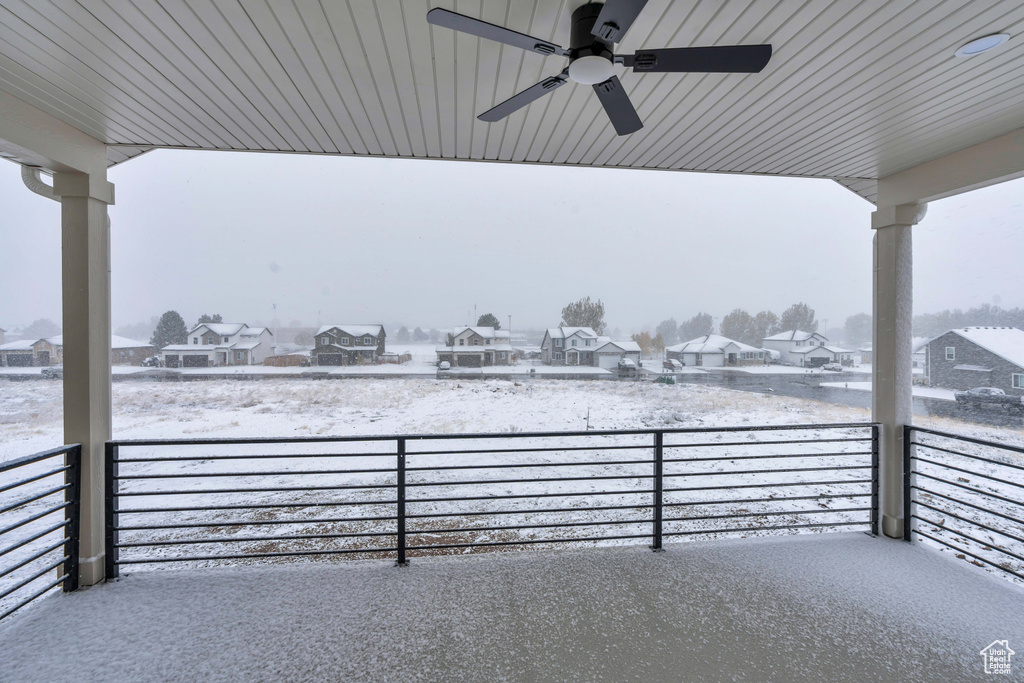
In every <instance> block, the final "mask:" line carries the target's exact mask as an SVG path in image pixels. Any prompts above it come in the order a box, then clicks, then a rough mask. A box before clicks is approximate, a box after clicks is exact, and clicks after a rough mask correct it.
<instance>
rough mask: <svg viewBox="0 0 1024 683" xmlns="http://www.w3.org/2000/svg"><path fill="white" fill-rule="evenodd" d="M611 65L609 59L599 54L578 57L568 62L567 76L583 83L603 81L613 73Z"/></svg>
mask: <svg viewBox="0 0 1024 683" xmlns="http://www.w3.org/2000/svg"><path fill="white" fill-rule="evenodd" d="M613 67H614V65H613V64H612V62H611V60H610V59H606V58H604V57H601V56H599V55H589V56H587V57H580V58H578V59H574V60H573V61H572V63H571V64H569V78H571V79H572V80H574V81H576V82H577V83H582V84H583V85H594V84H596V83H604V82H605V81H607V80H608V79H609V78H611V77H612V75H613V74H614V69H613Z"/></svg>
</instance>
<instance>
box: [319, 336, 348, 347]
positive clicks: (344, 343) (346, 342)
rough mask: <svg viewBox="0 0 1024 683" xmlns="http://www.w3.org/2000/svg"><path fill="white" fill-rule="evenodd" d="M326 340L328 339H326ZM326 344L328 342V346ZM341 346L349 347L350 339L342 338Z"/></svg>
mask: <svg viewBox="0 0 1024 683" xmlns="http://www.w3.org/2000/svg"><path fill="white" fill-rule="evenodd" d="M324 339H327V337H324ZM326 343H327V342H324V344H326ZM341 345H342V346H348V337H342V338H341Z"/></svg>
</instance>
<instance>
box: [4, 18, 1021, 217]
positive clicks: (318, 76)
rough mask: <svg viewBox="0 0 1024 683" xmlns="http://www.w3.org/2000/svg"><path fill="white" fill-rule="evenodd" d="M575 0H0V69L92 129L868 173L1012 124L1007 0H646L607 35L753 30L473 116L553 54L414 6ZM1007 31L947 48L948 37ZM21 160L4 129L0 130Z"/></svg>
mask: <svg viewBox="0 0 1024 683" xmlns="http://www.w3.org/2000/svg"><path fill="white" fill-rule="evenodd" d="M581 4H583V3H582V2H581V0H534V1H532V2H531V1H526V0H522V1H520V0H515V1H514V2H513V1H511V0H479V1H477V2H465V1H463V2H458V3H455V2H440V3H436V2H429V1H416V2H412V1H410V2H406V1H401V2H399V1H398V0H389V1H385V2H348V1H344V2H318V1H316V0H245V1H244V2H242V1H241V0H216V1H214V0H169V1H157V0H123V1H121V2H117V3H109V2H104V1H103V0H76V1H75V0H33V1H32V2H28V1H25V0H0V90H3V91H6V92H7V93H8V94H10V95H13V96H14V97H16V98H18V99H20V100H22V101H24V102H26V103H28V104H31V105H34V106H35V107H37V108H38V109H39V110H42V111H43V112H46V113H48V114H51V115H53V116H54V117H56V118H57V119H60V120H61V121H63V122H65V123H67V124H69V125H70V126H72V127H74V128H76V129H77V130H79V131H81V132H83V133H86V134H87V135H89V136H91V137H93V138H95V139H97V140H99V141H101V142H103V143H105V144H106V145H108V147H107V159H108V162H109V163H110V164H116V163H120V162H122V161H125V160H127V159H129V158H131V157H132V156H135V155H138V154H140V153H142V152H144V151H146V150H148V149H152V148H156V147H163V148H186V149H218V150H248V151H271V152H300V153H318V154H319V153H323V154H344V155H367V156H369V155H373V156H388V157H415V158H433V159H463V160H492V161H506V162H527V163H550V164H566V165H579V166H595V167H615V168H645V169H664V170H680V171H710V172H726V173H755V174H768V175H786V176H803V177H814V178H831V179H834V180H836V181H838V182H840V183H842V184H843V185H845V186H846V187H848V188H849V189H851V190H852V191H854V192H856V193H858V194H859V195H861V196H862V197H864V198H866V199H868V200H869V201H873V202H874V201H875V200H876V194H877V182H876V181H877V179H879V178H884V177H886V176H891V175H893V174H895V173H898V172H901V171H905V170H907V169H911V168H913V167H915V166H918V165H920V164H922V163H924V162H928V161H930V160H933V159H937V158H939V157H943V156H945V155H948V154H950V153H952V152H955V151H957V150H961V149H964V148H968V147H971V146H975V145H978V144H979V143H983V142H985V141H988V140H992V139H993V138H997V137H998V136H1002V135H1006V134H1008V133H1011V132H1013V131H1015V130H1017V129H1020V128H1024V79H1022V78H1021V77H1020V74H1021V73H1024V39H1021V37H1020V36H1019V35H1018V34H1020V32H1021V29H1022V27H1024V5H1022V4H1021V3H1020V2H1019V1H1018V0H947V1H945V2H930V1H928V2H914V1H912V0H858V1H854V0H845V1H844V2H830V1H828V0H810V1H807V0H729V2H722V1H721V0H682V1H672V0H651V1H650V2H649V3H648V4H647V6H646V8H645V9H644V10H643V11H642V12H641V14H640V17H639V19H638V20H637V21H636V23H635V24H634V25H633V27H632V28H631V29H630V31H629V32H628V34H627V35H626V37H625V39H624V41H623V42H622V43H621V44H620V45H619V46H618V49H617V52H620V53H629V52H633V51H636V50H638V49H641V48H645V47H664V46H671V47H685V46H714V45H731V44H756V43H770V44H771V45H772V46H773V48H774V54H773V56H772V59H771V61H770V63H769V64H768V66H767V68H766V69H765V70H764V71H763V72H762V73H760V74H659V73H648V74H638V73H633V72H632V71H630V70H628V69H625V68H618V69H617V74H618V75H619V77H620V79H621V80H622V83H623V85H624V86H625V89H626V90H627V92H628V93H629V95H630V97H631V98H632V101H633V103H634V105H635V106H636V108H637V111H638V113H639V114H640V117H641V118H642V119H643V121H644V124H645V125H644V128H643V129H641V130H640V131H639V132H636V133H634V134H632V135H628V136H621V137H620V136H617V135H616V134H615V132H614V130H613V129H612V128H611V125H610V124H609V122H608V119H607V118H606V117H605V116H604V113H603V112H602V110H601V107H600V106H599V104H598V103H597V101H596V100H595V99H594V97H593V93H592V92H591V91H590V90H591V89H590V87H589V86H580V85H576V84H571V83H570V85H569V87H564V88H559V89H558V90H556V91H555V92H553V93H551V94H550V95H548V96H547V97H544V98H542V99H540V100H538V101H536V102H534V103H533V104H531V105H530V106H528V107H526V108H525V109H522V110H520V111H518V112H516V113H515V114H513V115H512V116H510V117H509V118H507V119H505V120H503V121H499V122H497V123H484V122H481V121H479V120H477V119H476V116H477V115H478V114H480V113H482V112H483V111H485V110H487V109H489V108H490V107H492V106H493V105H494V104H496V103H498V102H501V101H503V100H504V99H506V98H508V97H510V96H511V95H512V94H514V93H515V92H518V91H520V90H523V89H524V88H526V87H528V86H530V85H533V84H534V83H537V82H538V81H540V80H543V79H544V78H545V77H548V76H552V75H555V74H557V73H558V72H559V71H561V70H562V68H563V67H564V66H565V59H564V58H563V57H558V56H548V57H545V56H542V55H540V54H536V53H533V52H526V51H523V50H518V49H514V48H511V47H507V46H503V45H501V44H499V43H495V42H491V41H487V40H481V39H478V38H475V37H473V36H469V35H466V34H456V33H455V32H453V31H451V30H449V29H446V28H440V27H435V26H430V25H429V24H428V23H427V22H426V19H425V16H426V13H427V11H428V10H429V9H431V8H432V7H434V6H442V7H446V8H450V9H454V10H456V11H458V12H461V13H464V14H468V15H470V16H473V17H478V18H481V19H483V20H485V21H488V22H491V23H495V24H500V25H506V26H509V27H510V28H512V29H515V30H517V31H521V32H524V33H528V34H531V35H534V36H538V37H540V38H542V39H545V40H550V41H552V42H555V43H558V44H560V45H567V44H568V39H569V35H568V33H569V20H570V14H571V13H572V11H573V10H574V9H575V8H576V7H578V6H579V5H581ZM991 33H1007V34H1009V35H1010V36H1011V39H1010V41H1009V42H1008V44H1006V45H1004V46H1002V47H1001V48H999V49H998V50H995V51H993V52H991V53H986V54H982V55H978V56H975V57H970V58H960V57H954V52H955V51H956V49H957V48H958V47H960V46H961V45H962V44H964V43H966V42H967V41H969V40H972V39H975V38H978V37H980V36H984V35H987V34H991ZM0 152H3V153H4V155H5V156H8V157H10V158H13V159H15V160H17V161H21V162H23V163H36V164H37V165H45V164H40V163H39V160H38V159H33V158H32V157H31V154H28V153H27V152H26V150H18V149H12V148H7V149H0Z"/></svg>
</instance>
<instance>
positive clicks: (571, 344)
mask: <svg viewBox="0 0 1024 683" xmlns="http://www.w3.org/2000/svg"><path fill="white" fill-rule="evenodd" d="M540 354H541V360H542V361H544V363H546V364H547V365H569V366H579V365H587V366H592V367H598V368H614V367H615V366H616V365H617V364H618V362H619V360H621V359H623V358H629V359H631V360H632V361H633V362H635V363H637V364H639V363H640V345H639V344H637V343H636V342H634V341H612V339H611V337H604V336H601V335H599V334H597V332H595V331H594V329H593V328H591V327H552V328H549V329H547V330H545V332H544V339H543V340H541V344H540Z"/></svg>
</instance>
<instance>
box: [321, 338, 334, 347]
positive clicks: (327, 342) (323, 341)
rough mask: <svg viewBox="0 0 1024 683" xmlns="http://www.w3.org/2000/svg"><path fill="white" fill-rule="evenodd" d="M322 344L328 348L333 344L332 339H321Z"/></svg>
mask: <svg viewBox="0 0 1024 683" xmlns="http://www.w3.org/2000/svg"><path fill="white" fill-rule="evenodd" d="M320 343H321V344H323V345H324V346H327V345H328V344H330V343H331V338H330V337H320Z"/></svg>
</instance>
